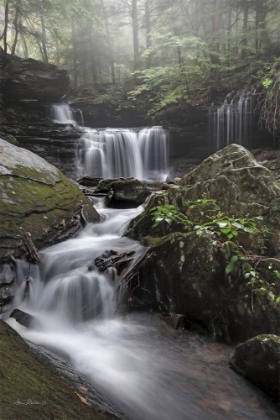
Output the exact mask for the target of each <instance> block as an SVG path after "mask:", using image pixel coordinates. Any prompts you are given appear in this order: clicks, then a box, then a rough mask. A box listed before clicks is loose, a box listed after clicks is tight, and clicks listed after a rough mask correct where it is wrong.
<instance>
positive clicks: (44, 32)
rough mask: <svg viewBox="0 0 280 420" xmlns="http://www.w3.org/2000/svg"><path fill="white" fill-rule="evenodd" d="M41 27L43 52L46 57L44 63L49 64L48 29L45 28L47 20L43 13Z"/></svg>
mask: <svg viewBox="0 0 280 420" xmlns="http://www.w3.org/2000/svg"><path fill="white" fill-rule="evenodd" d="M41 25H42V50H43V56H44V60H43V61H44V63H46V64H48V62H49V57H48V52H47V36H46V27H45V19H44V15H43V14H42V13H41Z"/></svg>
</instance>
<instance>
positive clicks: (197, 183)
mask: <svg viewBox="0 0 280 420" xmlns="http://www.w3.org/2000/svg"><path fill="white" fill-rule="evenodd" d="M179 184H180V185H179V186H175V187H173V188H171V189H169V190H168V191H166V192H164V193H160V194H155V195H154V196H152V198H151V199H150V201H149V202H148V204H147V207H146V209H145V212H144V213H142V214H141V215H139V216H138V217H137V218H136V219H135V220H134V221H132V223H131V225H130V227H129V229H128V231H127V235H128V236H129V237H132V238H134V239H138V240H140V241H141V242H142V243H143V244H144V245H146V246H149V247H150V248H151V251H153V252H154V253H155V254H156V255H157V258H156V260H157V261H156V264H155V266H154V267H153V268H152V269H150V270H149V271H147V272H143V273H142V277H141V287H140V288H138V289H137V290H136V293H137V294H139V296H138V298H139V299H141V300H144V301H145V302H146V305H147V306H149V307H153V308H156V309H158V310H161V311H165V312H174V313H180V314H182V315H185V316H187V318H189V319H190V320H191V321H196V322H198V323H202V324H204V326H206V328H207V329H208V331H210V332H211V333H213V334H214V335H216V336H218V337H221V338H224V339H227V340H230V341H232V340H233V341H238V340H243V341H244V340H247V339H248V338H251V337H254V336H256V335H259V334H264V333H270V334H280V325H279V322H278V319H279V316H280V306H279V304H278V303H279V300H277V299H278V297H279V296H280V280H279V278H278V277H279V274H280V271H279V269H280V265H279V261H278V259H277V258H278V257H277V255H278V253H279V251H280V236H279V235H280V225H279V224H280V211H279V208H280V206H278V203H279V200H280V187H279V185H278V183H277V182H275V181H274V180H273V178H272V176H271V173H270V171H269V170H268V169H266V168H264V167H263V166H261V165H260V164H258V163H257V162H256V161H255V160H254V159H253V157H252V156H251V154H250V153H249V152H248V151H247V150H245V149H244V148H243V147H241V146H238V145H231V146H228V147H227V148H225V149H223V150H221V151H219V152H217V153H216V154H214V155H212V156H210V157H209V158H208V159H206V160H205V161H204V162H203V163H202V164H201V165H200V166H198V167H197V168H196V169H195V170H194V171H192V172H191V173H190V174H188V175H186V176H185V177H184V178H183V179H182V180H181V181H180V183H179ZM213 199H214V200H216V203H215V202H212V201H211V200H213ZM197 200H200V203H201V202H202V203H204V204H200V205H198V203H197ZM165 205H172V206H174V207H176V208H177V209H179V210H180V212H181V213H183V214H184V215H185V216H187V217H188V219H189V220H190V221H194V222H195V223H194V225H197V226H202V227H203V226H204V224H205V223H209V221H211V220H214V219H215V218H217V219H218V220H219V217H220V218H221V219H223V218H226V217H229V218H232V222H234V220H236V218H240V220H241V219H244V218H251V219H252V220H254V221H255V223H256V226H257V227H258V228H259V230H261V229H262V228H263V227H264V225H265V226H267V227H268V230H269V231H270V233H268V234H267V233H264V234H261V233H260V232H258V233H256V234H254V235H252V234H251V233H250V232H248V233H246V231H245V232H244V231H242V233H238V236H237V237H236V238H235V240H234V239H232V240H234V241H233V242H231V241H229V240H228V238H227V237H226V235H225V234H222V232H221V231H218V232H217V231H216V232H215V231H213V230H212V231H211V230H210V229H209V228H208V229H205V228H204V229H202V230H201V231H199V230H197V231H194V230H193V227H194V225H186V224H184V223H182V222H180V220H178V219H176V218H175V219H174V220H173V221H170V223H167V222H166V221H164V220H163V221H161V222H160V223H158V224H157V226H154V220H153V218H152V215H151V208H153V207H155V206H165ZM216 205H218V206H219V210H217V208H216V207H215V206H216ZM259 216H262V217H263V220H257V219H254V218H255V217H259ZM232 222H231V223H232ZM241 223H243V222H242V220H241ZM263 247H266V248H263ZM264 249H265V251H264ZM264 254H266V255H267V257H266V258H265V257H264V256H262V255H264ZM268 257H273V258H268ZM144 290H147V291H148V293H146V292H144Z"/></svg>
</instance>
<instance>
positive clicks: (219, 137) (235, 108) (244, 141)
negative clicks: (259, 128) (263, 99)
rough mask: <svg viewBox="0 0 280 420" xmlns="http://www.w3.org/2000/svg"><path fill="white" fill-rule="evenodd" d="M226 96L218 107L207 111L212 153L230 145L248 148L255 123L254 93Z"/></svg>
mask: <svg viewBox="0 0 280 420" xmlns="http://www.w3.org/2000/svg"><path fill="white" fill-rule="evenodd" d="M233 93H234V92H232V93H231V94H229V95H227V98H226V99H225V101H224V103H223V104H222V105H221V106H220V107H218V108H217V107H215V106H214V105H212V106H211V107H210V109H209V126H210V135H211V138H212V149H213V151H216V150H220V149H222V148H223V147H226V146H228V145H229V144H231V143H237V144H241V145H242V146H244V147H250V140H251V136H252V129H253V125H254V122H255V118H254V112H255V108H256V93H255V91H254V92H251V91H249V92H246V91H243V92H242V93H241V94H237V95H235V97H234V98H233V99H231V97H232V95H233Z"/></svg>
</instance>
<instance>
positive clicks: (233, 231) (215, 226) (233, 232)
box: [150, 198, 263, 241]
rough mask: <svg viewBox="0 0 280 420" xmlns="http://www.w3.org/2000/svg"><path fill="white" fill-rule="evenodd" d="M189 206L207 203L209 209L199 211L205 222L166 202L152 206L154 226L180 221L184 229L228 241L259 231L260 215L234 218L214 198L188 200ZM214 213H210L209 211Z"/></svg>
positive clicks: (202, 205)
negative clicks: (242, 234) (239, 235)
mask: <svg viewBox="0 0 280 420" xmlns="http://www.w3.org/2000/svg"><path fill="white" fill-rule="evenodd" d="M188 204H189V208H190V209H194V208H196V207H200V208H201V207H202V208H203V207H205V206H208V205H209V204H210V205H211V209H210V210H209V209H208V210H207V211H206V212H205V213H204V211H200V214H201V215H203V216H204V215H205V217H206V218H207V219H210V220H207V221H206V222H204V223H201V224H198V223H197V221H195V220H190V219H189V218H188V216H186V215H185V214H183V213H182V212H180V211H179V210H178V209H176V207H174V206H172V205H169V204H166V205H164V206H156V207H153V208H152V209H151V210H150V212H151V214H152V218H153V220H154V222H155V224H154V226H157V225H158V224H159V223H160V222H162V221H165V222H167V223H168V224H171V223H172V222H179V223H182V224H183V225H184V227H185V229H186V230H194V231H196V233H197V235H199V236H200V235H202V233H203V232H213V233H214V234H215V236H217V239H219V240H222V241H225V240H227V241H229V240H232V239H235V238H236V237H237V236H238V234H240V233H246V234H252V235H255V234H257V233H260V230H259V229H258V227H257V221H261V220H263V218H262V217H261V216H259V217H255V218H251V219H248V218H234V217H229V216H227V215H225V214H223V213H222V212H221V210H220V208H219V206H218V204H217V202H216V200H212V199H207V198H202V199H198V200H196V201H190V202H189V203H188ZM213 212H214V213H215V214H214V215H210V213H213Z"/></svg>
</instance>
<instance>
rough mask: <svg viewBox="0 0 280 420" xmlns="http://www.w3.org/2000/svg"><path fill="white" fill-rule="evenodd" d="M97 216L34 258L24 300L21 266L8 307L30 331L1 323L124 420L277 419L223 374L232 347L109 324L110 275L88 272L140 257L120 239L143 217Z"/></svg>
mask: <svg viewBox="0 0 280 420" xmlns="http://www.w3.org/2000/svg"><path fill="white" fill-rule="evenodd" d="M98 211H99V212H100V213H101V215H102V219H103V221H102V222H101V223H99V224H96V225H93V224H91V225H88V226H87V227H86V228H85V230H84V231H83V232H82V233H80V235H79V237H77V238H75V239H71V240H68V241H66V242H64V243H61V244H58V245H55V246H52V247H50V248H48V249H45V250H44V251H42V252H41V256H42V260H43V264H42V267H43V268H42V269H41V270H39V269H38V268H36V267H35V266H34V267H32V269H31V272H30V276H31V277H32V281H31V285H30V293H29V297H28V298H27V297H26V294H24V288H25V282H24V276H25V275H26V270H27V269H28V267H27V266H24V264H22V263H19V264H18V267H17V272H18V294H17V297H16V300H15V305H16V307H18V308H20V309H22V310H24V311H26V312H28V313H30V314H32V315H33V316H34V317H35V319H36V320H37V321H36V322H35V323H34V325H32V327H31V328H29V329H27V328H25V327H23V326H21V325H20V324H18V323H17V322H16V321H15V320H14V319H11V318H10V320H9V321H8V322H9V323H10V324H11V325H12V326H13V327H14V328H15V329H16V330H17V331H18V332H19V333H20V334H21V335H22V337H24V338H25V339H26V340H27V341H29V342H31V343H34V344H36V345H39V346H42V347H43V348H45V349H47V350H49V351H51V352H52V353H54V354H56V355H58V356H60V357H61V358H62V359H64V360H67V361H69V362H70V363H71V366H72V367H73V369H75V370H76V371H77V372H79V373H80V374H82V375H84V376H85V377H86V378H87V380H88V381H89V382H91V383H92V385H93V386H94V387H95V388H96V389H97V390H98V391H99V392H100V393H102V394H103V396H104V397H105V398H106V399H107V400H109V401H110V402H111V403H113V404H114V405H115V406H116V407H117V408H118V410H119V411H121V412H123V413H124V415H125V416H126V418H129V419H130V420H210V419H211V420H213V419H215V420H219V419H220V420H224V419H232V420H233V419H235V420H237V419H238V420H240V419H242V420H246V419H252V420H253V419H254V420H256V419H262V420H265V419H275V420H276V419H279V418H280V411H279V409H278V407H277V406H276V405H274V403H272V402H271V401H270V400H269V399H267V398H266V397H265V396H264V395H263V394H262V393H261V392H259V391H258V390H257V389H256V388H254V387H253V386H251V385H250V384H249V383H247V382H246V381H245V380H244V379H243V378H241V377H239V376H238V375H237V374H235V373H234V372H233V371H232V370H230V368H229V367H228V360H229V357H230V353H231V351H232V349H231V348H230V347H228V346H226V345H223V344H221V343H216V342H214V341H212V340H210V339H206V338H202V337H199V336H198V335H195V334H193V333H188V332H183V331H181V332H176V331H173V330H170V329H169V327H167V326H165V324H164V323H162V321H160V319H159V318H158V317H157V316H156V315H155V314H151V313H149V314H144V313H142V314H133V315H127V316H123V315H116V314H115V310H116V300H115V296H114V284H113V282H112V280H111V278H110V275H103V274H100V273H99V272H98V271H96V270H95V269H92V268H91V269H90V270H89V269H88V267H89V266H92V263H93V261H94V259H95V258H96V257H97V256H99V255H100V254H102V252H104V251H105V250H107V249H114V250H117V251H118V250H119V251H120V250H121V251H122V252H124V251H128V250H129V251H131V250H134V251H136V254H137V253H139V252H141V251H142V248H141V246H140V245H139V244H138V243H137V242H134V241H132V240H130V239H128V238H125V237H122V236H121V235H122V233H123V232H124V229H125V226H126V224H127V223H128V222H129V220H130V219H132V218H133V217H135V216H136V215H137V214H139V213H140V212H141V211H142V208H141V207H140V208H138V209H127V210H112V209H102V208H99V209H98ZM109 274H110V273H109ZM111 277H112V276H111Z"/></svg>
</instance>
